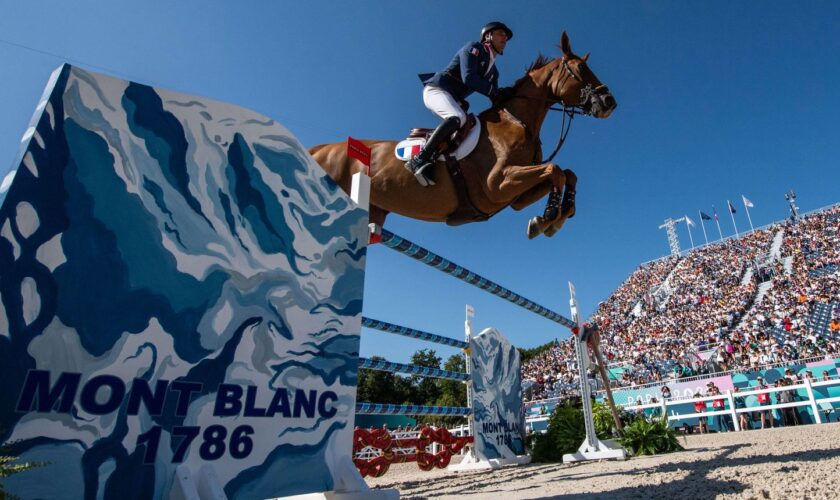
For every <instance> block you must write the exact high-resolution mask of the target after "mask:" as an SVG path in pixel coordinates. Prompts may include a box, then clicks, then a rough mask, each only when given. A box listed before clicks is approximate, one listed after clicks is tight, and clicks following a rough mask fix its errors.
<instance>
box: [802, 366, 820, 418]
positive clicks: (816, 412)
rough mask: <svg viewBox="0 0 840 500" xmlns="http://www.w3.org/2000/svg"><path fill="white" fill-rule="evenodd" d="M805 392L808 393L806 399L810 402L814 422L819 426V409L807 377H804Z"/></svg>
mask: <svg viewBox="0 0 840 500" xmlns="http://www.w3.org/2000/svg"><path fill="white" fill-rule="evenodd" d="M805 392H807V393H808V399H810V400H811V410H812V411H813V412H814V421H815V422H816V423H818V424H821V423H822V418H820V409H819V407H818V406H817V399H816V398H815V397H814V388H813V387H812V386H811V380H810V379H809V378H808V377H805Z"/></svg>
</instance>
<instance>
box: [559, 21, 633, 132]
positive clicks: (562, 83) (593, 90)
mask: <svg viewBox="0 0 840 500" xmlns="http://www.w3.org/2000/svg"><path fill="white" fill-rule="evenodd" d="M560 49H561V50H562V51H563V57H562V58H560V59H554V60H552V61H551V62H549V63H548V64H546V65H545V67H544V68H543V71H544V75H545V80H544V82H545V83H544V85H545V87H546V88H547V89H548V91H549V94H550V97H551V98H553V99H557V100H559V101H561V102H562V103H563V104H564V105H566V106H575V107H579V108H581V109H582V110H583V111H584V112H585V113H588V114H591V115H592V116H594V117H596V118H607V117H609V116H610V114H612V112H613V110H614V109H615V107H616V106H617V105H618V103H616V101H615V98H614V97H613V95H612V94H611V93H610V89H609V88H608V87H607V86H606V85H604V84H603V83H601V80H599V79H598V77H597V76H595V73H593V72H592V70H591V69H589V65H587V64H586V61H587V60H588V59H589V54H586V55H585V56H583V57H578V56H576V55H575V54H574V53H572V48H571V45H569V37H568V35H566V32H565V31H564V32H563V36H562V37H561V38H560Z"/></svg>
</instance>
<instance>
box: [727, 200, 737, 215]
mask: <svg viewBox="0 0 840 500" xmlns="http://www.w3.org/2000/svg"><path fill="white" fill-rule="evenodd" d="M726 204H727V205H729V211H730V212H732V213H733V214H734V213H735V207H733V206H732V202H730V201H729V200H726Z"/></svg>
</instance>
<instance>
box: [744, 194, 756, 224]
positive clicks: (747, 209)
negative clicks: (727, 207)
mask: <svg viewBox="0 0 840 500" xmlns="http://www.w3.org/2000/svg"><path fill="white" fill-rule="evenodd" d="M741 201H742V202H744V210H745V211H746V212H747V220H748V221H750V232H751V233H752V232H754V231H755V229H753V225H752V217H750V207H748V206H747V199H746V198H744V195H741Z"/></svg>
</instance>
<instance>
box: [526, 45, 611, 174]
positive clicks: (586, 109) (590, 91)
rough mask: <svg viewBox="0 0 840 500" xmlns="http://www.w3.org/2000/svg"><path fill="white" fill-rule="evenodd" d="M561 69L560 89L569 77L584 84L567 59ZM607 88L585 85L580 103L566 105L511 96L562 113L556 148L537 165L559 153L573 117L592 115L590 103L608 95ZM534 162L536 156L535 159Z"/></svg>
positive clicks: (559, 102) (547, 100)
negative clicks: (562, 72)
mask: <svg viewBox="0 0 840 500" xmlns="http://www.w3.org/2000/svg"><path fill="white" fill-rule="evenodd" d="M563 69H564V70H565V71H566V74H565V75H564V76H563V79H562V80H561V81H560V85H561V87H562V86H563V85H565V84H566V80H568V79H569V77H571V78H573V79H575V80H576V81H578V82H580V83H584V82H583V79H582V78H581V77H579V76H578V75H577V74H575V72H574V71H572V68H571V66H569V59H568V58H567V57H565V56H564V57H563ZM609 91H610V90H609V88H608V87H607V86H606V85H603V84H601V85H598V86H597V87H592V84H589V83H587V84H586V85H584V86H583V88H582V89H580V103H579V104H574V105H571V104H566V103H565V102H563V99H551V98H543V97H529V96H513V97H519V98H522V99H530V100H535V101H542V102H550V103H551V104H549V106H548V110H549V111H560V112H562V113H563V122H562V123H561V124H560V137H559V138H558V139H557V146H556V147H555V148H554V151H552V152H551V155H550V156H549V157H548V158H547V159H544V160H541V161H540V162H539V163H549V162H550V161H551V160H553V159H554V157H555V156H556V155H557V152H558V151H560V148H562V147H563V144H565V143H566V136H568V135H569V131H570V130H571V129H572V120H573V119H574V117H575V115H591V114H592V111H591V110H592V103H593V101H594V99H595V97H596V96H598V95H601V94H604V93H609ZM554 104H560V105H561V106H562V108H558V107H555V106H554ZM534 159H535V160H536V155H535V158H534Z"/></svg>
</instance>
